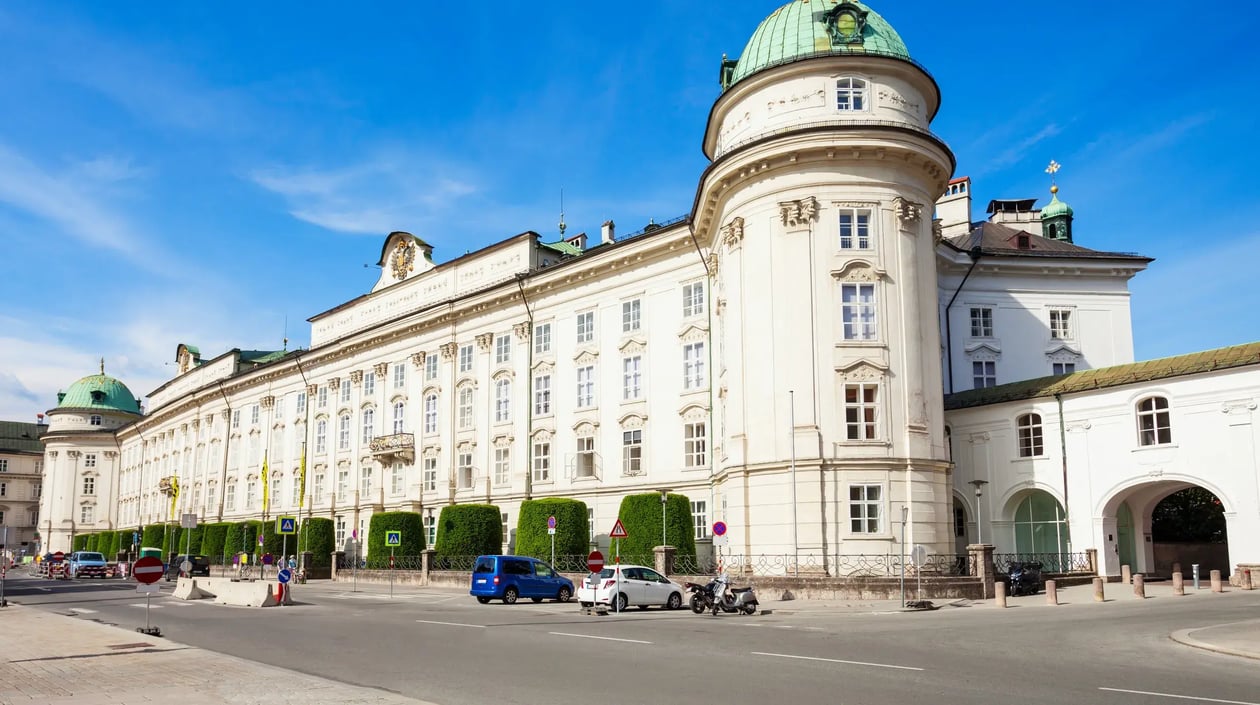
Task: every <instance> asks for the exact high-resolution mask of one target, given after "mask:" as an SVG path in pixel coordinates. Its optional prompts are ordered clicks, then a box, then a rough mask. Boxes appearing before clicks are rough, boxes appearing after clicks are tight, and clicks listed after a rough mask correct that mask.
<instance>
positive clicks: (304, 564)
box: [298, 551, 315, 573]
mask: <svg viewBox="0 0 1260 705" xmlns="http://www.w3.org/2000/svg"><path fill="white" fill-rule="evenodd" d="M313 562H315V554H314V553H311V552H310V551H302V553H301V558H300V559H298V570H300V571H302V572H303V573H309V572H310V567H311V563H313Z"/></svg>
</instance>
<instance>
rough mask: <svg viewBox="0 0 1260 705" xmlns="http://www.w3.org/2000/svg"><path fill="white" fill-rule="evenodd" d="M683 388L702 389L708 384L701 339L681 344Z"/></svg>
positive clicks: (703, 345)
mask: <svg viewBox="0 0 1260 705" xmlns="http://www.w3.org/2000/svg"><path fill="white" fill-rule="evenodd" d="M682 352H683V389H684V390H688V391H690V390H695V389H704V388H705V387H706V386H708V384H709V379H708V377H707V370H706V367H705V365H706V362H707V358H705V344H704V341H703V340H698V341H695V342H692V343H687V344H685V345H683V350H682Z"/></svg>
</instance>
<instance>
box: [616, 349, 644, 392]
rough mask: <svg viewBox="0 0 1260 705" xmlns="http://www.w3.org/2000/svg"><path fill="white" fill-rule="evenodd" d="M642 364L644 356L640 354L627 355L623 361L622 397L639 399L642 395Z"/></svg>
mask: <svg viewBox="0 0 1260 705" xmlns="http://www.w3.org/2000/svg"><path fill="white" fill-rule="evenodd" d="M642 364H643V357H642V356H640V355H635V356H634V357H627V358H624V359H623V360H622V361H621V398H622V399H638V398H639V397H640V396H642V389H643V372H642V371H641V369H640V368H641V367H642Z"/></svg>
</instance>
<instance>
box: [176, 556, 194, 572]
mask: <svg viewBox="0 0 1260 705" xmlns="http://www.w3.org/2000/svg"><path fill="white" fill-rule="evenodd" d="M179 569H180V570H181V571H183V572H185V573H187V572H188V571H190V570H192V561H190V560H188V559H184V562H183V563H180V564H179Z"/></svg>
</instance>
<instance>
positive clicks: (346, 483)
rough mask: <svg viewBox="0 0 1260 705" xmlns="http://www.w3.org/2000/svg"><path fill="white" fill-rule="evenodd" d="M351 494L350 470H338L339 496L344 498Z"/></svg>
mask: <svg viewBox="0 0 1260 705" xmlns="http://www.w3.org/2000/svg"><path fill="white" fill-rule="evenodd" d="M349 494H350V471H349V470H338V471H337V497H338V498H342V497H346V496H347V495H349Z"/></svg>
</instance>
